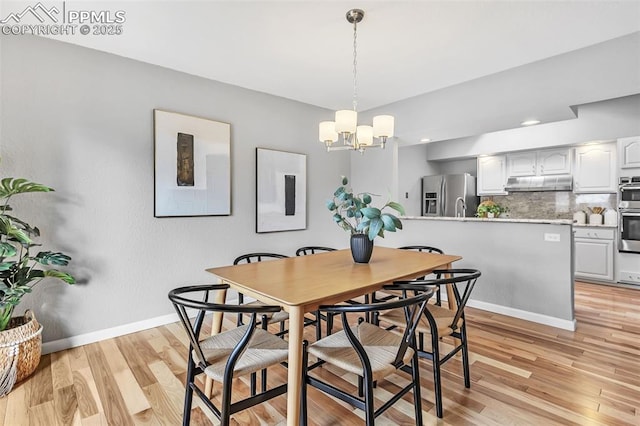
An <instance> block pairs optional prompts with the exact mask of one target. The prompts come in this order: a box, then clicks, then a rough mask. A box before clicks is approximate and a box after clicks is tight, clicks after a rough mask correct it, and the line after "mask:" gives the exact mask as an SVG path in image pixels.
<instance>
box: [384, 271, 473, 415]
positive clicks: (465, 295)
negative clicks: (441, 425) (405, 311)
mask: <svg viewBox="0 0 640 426" xmlns="http://www.w3.org/2000/svg"><path fill="white" fill-rule="evenodd" d="M480 275H481V273H480V271H478V270H476V269H439V270H435V271H433V276H434V277H435V278H433V279H419V280H411V281H395V282H394V284H396V285H398V286H406V285H411V286H413V287H414V288H415V287H417V288H422V289H423V290H424V291H426V290H427V289H430V288H433V287H436V288H439V289H442V288H443V287H445V286H451V288H452V290H453V291H452V292H453V295H454V297H455V302H456V305H457V306H456V308H455V309H449V308H448V307H444V306H441V304H440V303H439V301H438V300H436V304H435V305H434V304H428V305H427V308H426V309H425V310H424V312H423V315H422V319H421V320H420V322H419V323H418V325H417V327H416V331H417V332H419V333H422V334H424V335H430V336H431V345H430V347H426V346H425V345H424V342H422V341H420V342H419V343H418V346H417V347H418V356H419V357H420V358H426V359H429V360H431V361H432V364H433V386H434V393H435V400H436V415H437V416H438V417H440V418H442V415H443V408H442V384H441V375H440V367H441V366H442V364H444V363H445V362H447V361H448V360H450V359H451V358H453V356H454V355H455V354H457V353H458V352H462V369H463V375H464V386H465V387H466V388H470V387H471V378H470V373H469V348H468V344H467V327H466V321H465V316H464V308H465V306H466V305H467V301H468V300H469V296H470V295H471V291H472V290H473V288H474V286H475V284H476V282H477V280H478V277H480ZM439 292H440V291H439ZM439 292H438V293H439ZM379 320H380V321H383V322H387V323H390V324H392V327H396V326H397V327H402V326H403V323H404V318H403V317H402V316H401V315H397V313H395V312H382V313H380V316H379ZM445 336H451V337H453V338H454V339H453V349H451V350H450V351H449V352H448V353H446V354H444V355H442V354H440V340H441V339H442V338H443V337H445Z"/></svg>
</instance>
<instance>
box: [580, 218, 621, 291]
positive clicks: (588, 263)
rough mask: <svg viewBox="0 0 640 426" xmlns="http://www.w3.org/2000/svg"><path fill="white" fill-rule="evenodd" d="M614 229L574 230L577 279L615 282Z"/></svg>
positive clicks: (585, 228)
mask: <svg viewBox="0 0 640 426" xmlns="http://www.w3.org/2000/svg"><path fill="white" fill-rule="evenodd" d="M614 240H615V229H614V228H595V229H594V228H588V227H584V228H582V227H580V228H578V227H576V228H574V242H575V253H574V256H575V278H576V279H585V280H589V279H593V280H597V281H609V282H614V272H613V256H614V253H615V251H614V250H615V247H614Z"/></svg>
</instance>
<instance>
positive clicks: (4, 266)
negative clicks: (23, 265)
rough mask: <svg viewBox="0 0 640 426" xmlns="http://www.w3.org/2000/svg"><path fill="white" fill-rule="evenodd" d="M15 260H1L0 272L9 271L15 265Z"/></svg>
mask: <svg viewBox="0 0 640 426" xmlns="http://www.w3.org/2000/svg"><path fill="white" fill-rule="evenodd" d="M15 264H16V262H2V263H0V272H2V271H9V270H11V268H13V267H14V266H15Z"/></svg>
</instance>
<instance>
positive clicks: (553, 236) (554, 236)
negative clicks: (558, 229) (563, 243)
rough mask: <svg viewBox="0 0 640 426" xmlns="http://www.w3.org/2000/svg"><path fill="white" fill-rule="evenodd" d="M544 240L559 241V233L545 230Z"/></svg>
mask: <svg viewBox="0 0 640 426" xmlns="http://www.w3.org/2000/svg"><path fill="white" fill-rule="evenodd" d="M544 240H545V241H553V242H554V243H557V242H560V234H549V233H548V232H545V233H544Z"/></svg>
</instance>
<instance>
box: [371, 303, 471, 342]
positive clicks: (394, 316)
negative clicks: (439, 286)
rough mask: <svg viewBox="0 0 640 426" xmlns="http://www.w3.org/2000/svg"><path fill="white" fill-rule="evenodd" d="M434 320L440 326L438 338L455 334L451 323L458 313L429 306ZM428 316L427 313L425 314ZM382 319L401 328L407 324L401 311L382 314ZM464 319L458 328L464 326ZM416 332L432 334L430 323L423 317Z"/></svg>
mask: <svg viewBox="0 0 640 426" xmlns="http://www.w3.org/2000/svg"><path fill="white" fill-rule="evenodd" d="M426 310H428V311H429V313H430V314H431V316H433V319H435V321H436V324H437V326H438V336H449V335H450V334H451V333H453V330H452V329H451V323H452V322H453V319H454V317H455V316H456V311H452V310H450V309H448V308H444V307H442V306H438V305H431V304H429V305H427V309H426ZM425 314H426V313H425ZM380 319H381V320H384V321H386V322H388V323H390V324H393V325H397V326H399V327H404V326H405V324H406V320H405V319H404V315H403V313H402V312H399V311H397V310H396V311H387V312H381V313H380ZM462 322H463V319H462V318H460V320H459V321H458V328H459V327H461V326H462ZM416 331H419V332H420V333H424V334H428V335H430V334H431V327H430V326H429V321H428V320H427V318H426V317H425V316H424V315H423V317H422V318H420V322H419V323H418V326H417V327H416Z"/></svg>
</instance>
